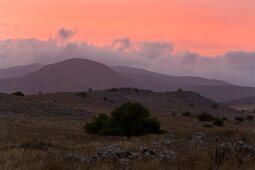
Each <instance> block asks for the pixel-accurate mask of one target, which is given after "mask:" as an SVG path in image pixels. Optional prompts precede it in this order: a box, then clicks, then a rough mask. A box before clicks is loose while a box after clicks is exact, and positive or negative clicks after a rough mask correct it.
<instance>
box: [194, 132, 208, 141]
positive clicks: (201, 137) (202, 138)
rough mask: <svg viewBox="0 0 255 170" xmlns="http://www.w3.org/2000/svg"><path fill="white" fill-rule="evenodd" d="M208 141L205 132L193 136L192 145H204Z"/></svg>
mask: <svg viewBox="0 0 255 170" xmlns="http://www.w3.org/2000/svg"><path fill="white" fill-rule="evenodd" d="M205 139H206V134H205V133H203V132H197V133H196V134H195V135H191V143H197V144H202V143H204V141H205Z"/></svg>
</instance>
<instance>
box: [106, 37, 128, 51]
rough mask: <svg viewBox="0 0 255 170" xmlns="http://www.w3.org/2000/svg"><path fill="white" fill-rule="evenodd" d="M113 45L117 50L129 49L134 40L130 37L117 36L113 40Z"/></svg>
mask: <svg viewBox="0 0 255 170" xmlns="http://www.w3.org/2000/svg"><path fill="white" fill-rule="evenodd" d="M111 47H112V48H113V49H117V50H127V49H130V48H131V47H132V42H131V41H130V39H129V38H117V39H114V40H112V45H111Z"/></svg>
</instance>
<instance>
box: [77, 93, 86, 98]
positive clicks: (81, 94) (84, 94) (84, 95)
mask: <svg viewBox="0 0 255 170" xmlns="http://www.w3.org/2000/svg"><path fill="white" fill-rule="evenodd" d="M77 95H78V96H81V97H83V98H86V97H87V96H88V94H87V93H85V92H80V93H78V94H77Z"/></svg>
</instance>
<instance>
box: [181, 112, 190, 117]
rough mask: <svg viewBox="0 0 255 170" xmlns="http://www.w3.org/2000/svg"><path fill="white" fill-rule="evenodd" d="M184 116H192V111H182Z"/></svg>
mask: <svg viewBox="0 0 255 170" xmlns="http://www.w3.org/2000/svg"><path fill="white" fill-rule="evenodd" d="M182 116H192V115H191V113H190V112H184V113H182Z"/></svg>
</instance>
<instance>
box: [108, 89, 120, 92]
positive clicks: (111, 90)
mask: <svg viewBox="0 0 255 170" xmlns="http://www.w3.org/2000/svg"><path fill="white" fill-rule="evenodd" d="M108 91H110V92H117V91H118V89H116V88H111V89H109V90H108Z"/></svg>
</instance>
